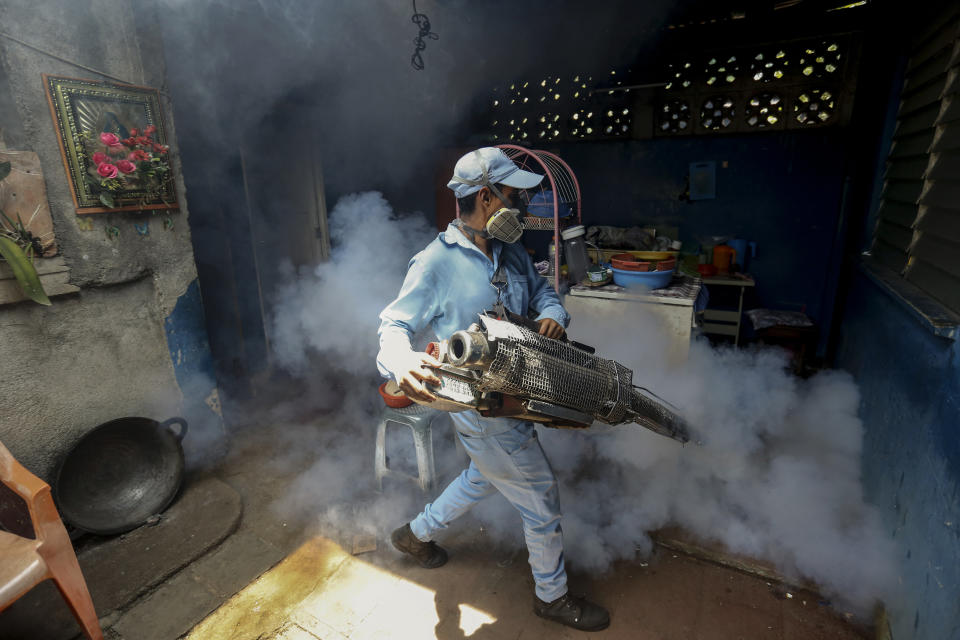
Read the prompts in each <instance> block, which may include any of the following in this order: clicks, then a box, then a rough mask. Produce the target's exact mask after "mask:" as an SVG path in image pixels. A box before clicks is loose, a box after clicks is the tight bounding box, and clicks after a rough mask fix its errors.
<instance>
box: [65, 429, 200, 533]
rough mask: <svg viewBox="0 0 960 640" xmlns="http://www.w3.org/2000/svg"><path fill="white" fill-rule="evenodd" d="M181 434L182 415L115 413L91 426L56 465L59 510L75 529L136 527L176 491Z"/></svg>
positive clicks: (105, 530) (92, 530) (114, 530)
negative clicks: (116, 415)
mask: <svg viewBox="0 0 960 640" xmlns="http://www.w3.org/2000/svg"><path fill="white" fill-rule="evenodd" d="M174 425H178V426H174ZM186 434H187V421H186V420H184V419H183V418H170V419H169V420H166V421H164V422H157V421H156V420H151V419H150V418H119V419H117V420H111V421H110V422H106V423H104V424H101V425H100V426H98V427H96V428H94V429H92V430H91V431H89V432H88V433H87V434H85V435H84V436H83V437H82V438H80V441H79V442H77V444H76V445H75V446H74V447H73V449H71V450H70V452H69V453H68V454H67V455H66V456H65V457H64V459H63V461H62V462H61V463H60V467H59V469H58V470H57V476H56V480H55V484H54V498H55V500H56V503H57V506H58V507H59V509H60V515H61V516H63V519H64V520H66V521H68V522H69V523H71V524H72V525H74V526H75V527H77V528H78V529H82V530H84V531H89V532H90V533H98V534H104V535H107V534H114V533H122V532H124V531H130V530H131V529H135V528H136V527H138V526H140V525H141V524H143V523H144V522H145V521H146V520H147V519H148V518H149V517H150V516H152V515H154V514H157V513H160V512H161V511H163V510H164V509H165V508H166V507H167V506H168V505H169V504H170V502H172V501H173V498H174V497H175V496H176V495H177V491H178V490H179V489H180V482H181V481H182V479H183V449H182V448H181V447H180V441H181V440H183V437H184V436H185V435H186Z"/></svg>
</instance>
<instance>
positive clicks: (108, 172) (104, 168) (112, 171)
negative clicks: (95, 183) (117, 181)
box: [97, 162, 118, 178]
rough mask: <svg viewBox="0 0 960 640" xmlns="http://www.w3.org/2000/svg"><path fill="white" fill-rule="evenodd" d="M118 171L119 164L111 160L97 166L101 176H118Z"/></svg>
mask: <svg viewBox="0 0 960 640" xmlns="http://www.w3.org/2000/svg"><path fill="white" fill-rule="evenodd" d="M117 172H118V171H117V165H115V164H110V163H109V162H104V163H102V164H101V165H100V166H98V167H97V173H98V174H99V175H100V177H101V178H116V177H117Z"/></svg>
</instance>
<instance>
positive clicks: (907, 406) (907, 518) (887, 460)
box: [838, 274, 960, 640]
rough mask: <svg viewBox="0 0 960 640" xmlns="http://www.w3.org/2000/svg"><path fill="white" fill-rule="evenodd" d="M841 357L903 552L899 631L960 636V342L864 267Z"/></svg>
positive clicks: (868, 463)
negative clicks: (923, 319)
mask: <svg viewBox="0 0 960 640" xmlns="http://www.w3.org/2000/svg"><path fill="white" fill-rule="evenodd" d="M838 366H839V367H842V368H843V369H846V370H848V371H850V372H851V373H852V374H853V375H854V376H855V377H856V379H857V383H858V384H859V385H860V390H861V395H862V398H863V400H862V402H861V407H860V416H861V417H862V418H863V422H864V425H865V427H866V431H865V434H864V449H863V485H864V489H865V492H866V496H867V499H868V500H869V501H870V502H871V503H873V504H875V505H877V506H878V507H879V508H880V509H881V511H882V513H883V516H884V519H885V522H886V525H887V527H888V531H889V532H890V535H891V536H892V537H893V538H894V539H895V540H897V541H898V543H899V551H900V554H901V555H900V578H901V584H902V593H901V595H900V598H898V599H896V600H894V601H891V602H887V603H886V604H887V609H888V613H889V615H890V621H891V626H892V629H893V637H894V638H895V639H896V640H907V639H915V640H920V639H929V640H940V639H942V638H957V637H960V600H958V599H957V594H958V593H960V563H958V562H957V559H958V558H960V344H958V343H957V342H956V341H951V340H947V339H945V338H940V337H937V336H935V335H933V334H932V333H931V332H930V331H929V330H927V329H926V328H925V327H923V326H921V324H920V321H919V320H918V319H916V318H915V317H913V316H912V315H910V314H909V313H908V312H907V311H906V310H905V309H904V308H903V307H902V306H901V305H900V304H899V303H898V302H896V301H895V300H894V298H893V297H892V296H890V295H889V294H888V293H887V292H886V290H885V289H882V288H881V287H880V286H879V285H877V284H875V283H874V282H873V281H872V280H870V279H868V278H867V277H866V276H864V275H862V274H860V275H858V276H857V277H856V278H855V280H854V282H853V286H852V288H851V290H850V294H849V296H848V298H847V304H846V309H845V314H844V318H843V324H842V328H841V342H840V350H839V353H838Z"/></svg>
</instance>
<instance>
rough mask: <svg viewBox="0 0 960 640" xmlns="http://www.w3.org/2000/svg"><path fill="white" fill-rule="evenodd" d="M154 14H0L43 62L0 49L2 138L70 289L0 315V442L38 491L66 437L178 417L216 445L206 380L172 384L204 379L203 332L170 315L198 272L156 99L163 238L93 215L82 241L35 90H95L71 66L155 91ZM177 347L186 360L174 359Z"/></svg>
mask: <svg viewBox="0 0 960 640" xmlns="http://www.w3.org/2000/svg"><path fill="white" fill-rule="evenodd" d="M153 11H154V8H153V6H152V4H150V3H142V2H131V1H117V0H45V1H44V2H42V3H37V2H34V1H32V0H9V1H7V2H4V3H2V4H0V24H2V25H3V29H2V30H3V31H4V32H6V33H8V34H11V35H13V36H14V37H15V38H17V39H18V40H21V41H23V42H25V43H28V44H30V45H33V47H36V49H41V50H43V51H44V53H41V52H40V51H37V50H36V49H34V48H30V47H27V46H24V45H23V44H20V43H17V42H14V41H13V40H11V39H10V38H7V37H0V56H2V71H3V74H2V75H3V76H5V81H6V85H7V87H6V89H7V90H8V91H9V95H10V96H12V98H13V102H14V104H15V114H11V113H6V114H5V116H4V121H3V126H4V138H5V139H6V140H7V142H8V144H17V145H22V146H23V147H25V148H26V149H28V150H32V151H35V152H36V153H37V154H39V157H40V161H41V165H42V170H43V174H44V177H45V181H46V188H47V195H48V198H49V201H50V209H51V214H52V217H53V221H54V229H55V232H56V239H57V243H58V245H59V247H60V254H61V256H62V258H63V259H64V261H65V262H66V264H67V266H68V267H69V268H70V282H71V283H72V284H74V285H77V286H79V287H80V291H79V293H75V294H72V295H68V296H62V297H55V298H53V306H52V307H41V306H38V305H35V304H33V303H31V302H22V303H17V304H13V305H5V306H0V378H2V380H3V391H2V393H0V398H2V400H0V439H2V440H3V442H4V443H5V444H6V445H7V446H8V447H9V448H10V450H11V451H12V452H13V453H14V455H15V456H17V457H18V458H19V459H20V460H21V461H22V462H23V463H24V464H26V465H27V466H28V467H29V468H31V469H32V470H33V471H34V472H35V473H37V474H38V475H41V476H42V477H44V478H47V479H49V478H50V477H51V474H52V472H53V470H54V468H55V465H56V464H57V461H58V460H59V458H60V456H61V455H62V454H63V453H64V452H65V451H66V450H67V449H68V448H69V447H70V446H71V445H72V443H73V442H74V441H75V440H76V439H77V438H78V437H80V436H81V435H82V434H83V433H85V432H86V431H87V430H89V429H91V428H92V427H95V426H96V425H98V424H100V423H102V422H105V421H108V420H111V419H113V418H119V417H123V416H147V417H152V418H156V419H161V420H162V419H165V418H167V417H170V416H171V415H177V414H181V412H183V411H184V410H185V408H187V409H190V414H191V415H188V416H187V417H188V419H192V421H193V422H195V423H197V424H194V425H191V426H193V427H195V428H196V427H199V430H200V431H202V432H203V431H206V432H209V431H210V430H213V431H214V432H216V431H222V427H221V422H220V420H219V416H218V415H217V413H216V412H214V411H213V410H212V409H211V405H213V406H214V407H215V406H216V402H215V400H216V398H215V393H213V392H214V391H215V386H214V383H213V380H212V378H210V377H209V376H207V375H205V373H199V374H197V375H191V376H189V382H185V380H186V379H187V376H184V375H181V372H180V371H178V370H179V369H181V368H183V367H184V366H187V365H189V366H190V367H192V370H193V371H195V372H207V371H210V369H211V367H210V366H209V365H208V364H205V362H209V348H208V347H206V336H205V335H204V334H203V322H202V320H201V321H199V322H194V320H195V316H196V315H197V314H199V313H201V312H202V307H201V306H200V305H199V304H188V305H186V306H185V307H181V308H182V309H184V308H185V309H188V310H189V311H188V312H184V311H181V312H180V313H179V314H174V315H172V314H173V312H174V310H175V309H176V308H177V306H178V301H179V300H180V299H181V298H182V297H183V296H184V294H187V293H188V292H189V291H190V287H191V284H192V283H194V282H195V280H196V268H195V266H194V259H193V251H192V248H191V244H190V231H189V227H188V218H189V216H188V211H187V207H186V198H185V197H184V188H183V180H182V176H181V175H180V173H179V163H178V148H177V145H176V129H175V127H174V123H173V122H172V119H171V113H172V111H171V108H170V101H169V98H168V96H165V95H163V96H162V105H163V110H164V116H165V120H166V125H167V127H168V134H169V138H170V139H169V142H170V143H171V155H172V159H173V163H174V167H175V170H176V171H177V176H176V182H177V189H178V195H179V199H180V211H179V213H177V212H174V213H172V214H170V216H169V218H170V220H171V221H172V223H173V227H172V228H168V227H167V225H165V224H164V221H165V218H166V217H167V216H166V214H162V215H151V214H149V213H123V214H120V213H115V214H95V215H94V216H92V222H93V225H92V229H89V230H85V229H84V228H83V226H82V225H81V220H80V218H78V216H76V215H75V211H74V206H73V202H72V199H71V195H70V189H69V185H68V181H67V176H66V173H65V171H64V167H63V162H62V160H61V156H60V151H59V147H58V142H57V138H56V132H55V129H54V125H53V121H52V119H51V116H50V111H49V107H48V105H47V99H46V95H45V88H44V86H43V83H42V80H41V74H43V73H47V74H53V75H61V76H69V77H75V78H87V79H103V78H99V77H98V76H97V74H96V73H93V72H91V71H89V70H85V69H83V68H78V67H77V66H76V64H79V65H84V66H86V67H90V68H92V69H96V70H98V71H103V72H105V73H108V74H110V75H113V76H116V77H118V78H121V79H123V80H126V81H128V82H130V83H132V84H138V85H147V86H153V87H158V88H160V89H161V90H163V88H164V84H165V80H164V76H165V70H164V66H163V54H162V49H161V45H160V41H159V38H158V36H157V35H156V33H155V32H156V29H155V25H156V16H155V15H154V14H153ZM58 58H62V59H65V60H69V61H71V62H72V63H76V64H71V62H64V61H63V60H61V59H58ZM145 221H149V224H150V227H149V228H150V231H149V234H148V235H140V234H138V233H137V232H136V230H135V228H134V224H135V223H142V222H145ZM107 226H113V227H117V228H118V229H119V231H120V233H119V236H117V237H115V238H114V237H111V236H110V235H109V234H107V233H106V227H107ZM194 288H195V285H194ZM191 295H193V296H196V297H197V299H198V295H197V293H196V292H194V293H193V294H191ZM171 318H172V320H171ZM178 328H181V329H180V333H179V337H178V340H179V342H180V345H179V348H178V349H174V350H173V353H171V344H170V343H169V342H168V335H171V333H177V331H178ZM187 343H188V344H190V345H193V347H192V348H190V349H187V350H186V351H185V350H184V349H183V348H182V347H183V344H187ZM185 352H186V353H187V354H188V356H189V357H187V358H186V359H184V357H183V354H184V353H185ZM178 353H179V354H180V355H179V357H176V356H177V354H178ZM178 376H179V377H180V378H181V380H178ZM211 394H213V395H212V396H211ZM197 398H201V399H209V403H203V402H202V401H200V402H198V401H197V400H196V399H197ZM189 440H190V438H189V436H188V440H187V441H186V442H185V445H189Z"/></svg>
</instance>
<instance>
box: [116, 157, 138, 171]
mask: <svg viewBox="0 0 960 640" xmlns="http://www.w3.org/2000/svg"><path fill="white" fill-rule="evenodd" d="M117 169H119V170H120V173H133V172H134V171H136V170H137V165H135V164H133V163H132V162H130V161H129V160H121V161H119V162H118V163H117Z"/></svg>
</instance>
